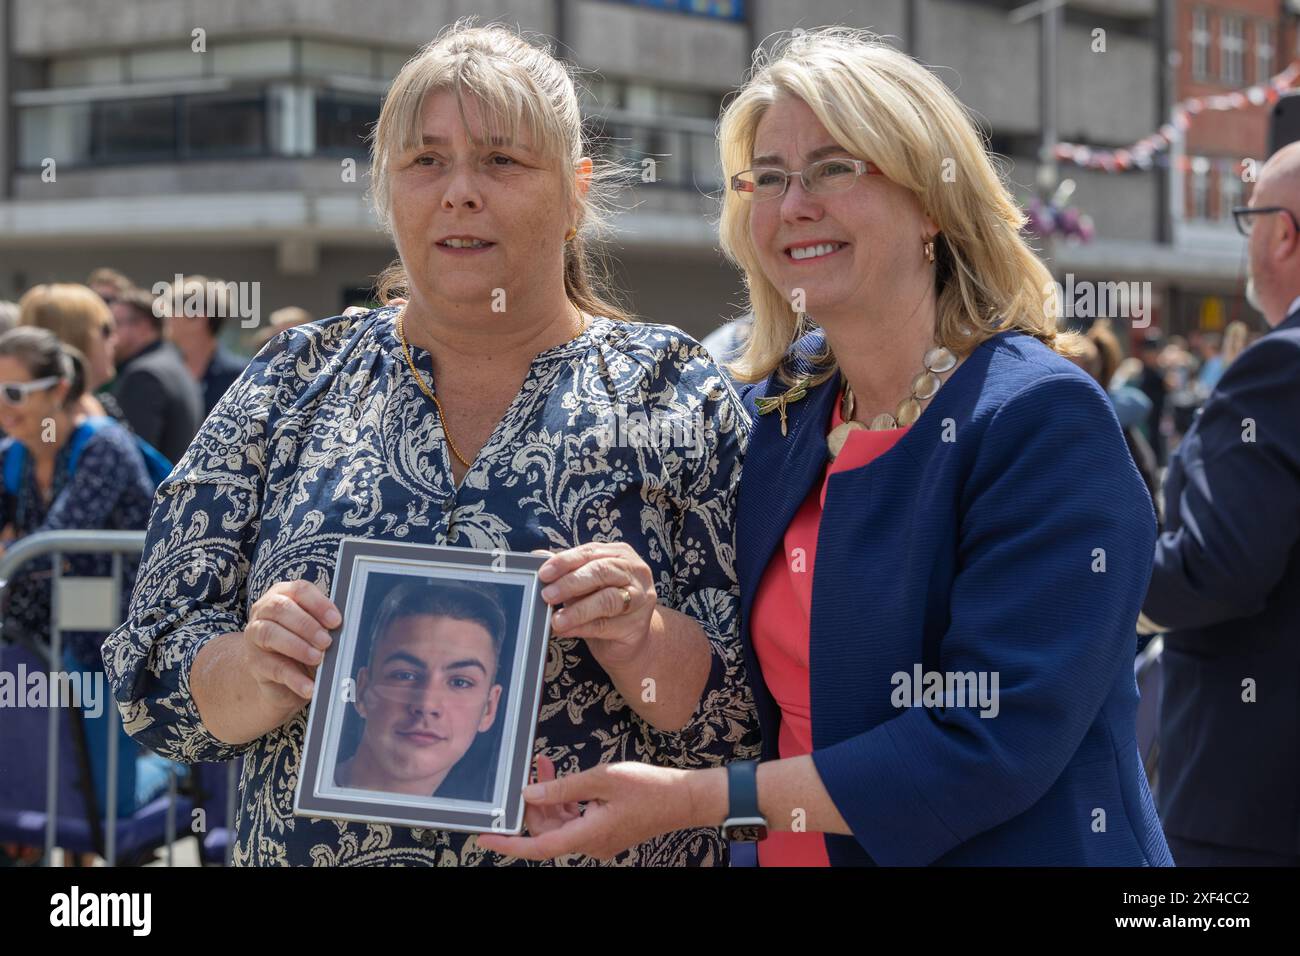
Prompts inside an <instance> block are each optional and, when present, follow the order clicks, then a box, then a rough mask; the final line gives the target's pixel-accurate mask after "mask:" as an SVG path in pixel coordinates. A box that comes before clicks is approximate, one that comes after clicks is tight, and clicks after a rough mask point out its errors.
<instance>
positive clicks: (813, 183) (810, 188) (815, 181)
mask: <svg viewBox="0 0 1300 956" xmlns="http://www.w3.org/2000/svg"><path fill="white" fill-rule="evenodd" d="M880 175H883V174H882V173H881V172H880V167H879V166H877V165H876V164H875V163H869V162H867V161H866V160H865V159H841V158H839V157H835V158H832V159H821V160H818V161H817V162H815V163H812V164H811V165H809V166H807V167H806V168H804V169H790V170H786V169H781V168H780V167H778V166H755V167H754V168H753V169H746V170H744V171H743V172H739V173H736V175H734V176H732V177H731V188H732V190H734V191H735V192H736V194H737V195H739V196H740V197H741V198H742V199H753V200H757V201H759V202H764V201H766V200H768V199H778V198H780V197H781V196H784V195H785V191H786V189H787V188H789V186H790V177H791V176H798V177H799V181H800V182H802V183H803V188H804V189H805V190H806V191H807V192H810V193H838V192H843V191H844V190H846V189H849V188H850V187H852V186H853V184H854V183H856V182H857V181H858V177H859V176H880Z"/></svg>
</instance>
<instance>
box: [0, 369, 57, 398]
mask: <svg viewBox="0 0 1300 956" xmlns="http://www.w3.org/2000/svg"><path fill="white" fill-rule="evenodd" d="M61 381H63V379H61V378H60V377H59V376H57V375H50V376H47V377H46V378H38V379H36V380H35V381H32V382H0V400H3V401H4V403H5V404H6V405H21V404H23V403H24V402H25V401H27V396H28V395H29V394H30V393H31V392H39V391H40V390H41V389H44V388H51V387H53V386H55V385H58V384H59V383H60V382H61Z"/></svg>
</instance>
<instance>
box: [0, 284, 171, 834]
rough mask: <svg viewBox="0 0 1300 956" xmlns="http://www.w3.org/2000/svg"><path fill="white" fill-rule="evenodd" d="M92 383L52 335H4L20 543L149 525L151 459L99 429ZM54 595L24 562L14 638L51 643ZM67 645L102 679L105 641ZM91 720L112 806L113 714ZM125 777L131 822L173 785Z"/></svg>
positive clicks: (136, 769)
mask: <svg viewBox="0 0 1300 956" xmlns="http://www.w3.org/2000/svg"><path fill="white" fill-rule="evenodd" d="M87 291H89V290H87ZM86 381H87V378H86V362H85V359H84V358H83V357H82V356H81V354H80V353H79V352H78V351H77V350H76V349H74V348H73V347H71V346H68V345H65V344H63V343H61V342H60V341H59V339H58V337H57V336H55V334H54V333H53V332H51V331H50V330H48V329H42V328H35V327H31V326H20V327H19V328H16V329H12V330H10V331H9V332H6V333H4V334H3V335H0V427H3V429H4V431H5V434H6V436H7V437H6V438H4V440H3V441H0V475H3V482H0V527H3V528H5V529H7V530H8V534H9V537H10V538H11V539H21V538H25V537H28V536H30V535H35V534H40V533H42V532H46V531H94V530H100V529H103V530H114V531H143V530H144V529H145V527H146V525H147V523H148V520H149V509H150V504H151V502H152V500H153V489H154V485H153V482H152V480H151V479H150V477H149V474H148V471H147V468H146V465H145V461H144V458H143V457H142V455H141V452H140V450H139V448H138V447H137V445H136V443H135V439H134V438H133V436H132V435H131V434H130V432H128V431H127V430H126V429H125V428H123V427H122V426H121V425H118V424H117V423H116V422H114V421H113V420H111V419H98V420H93V421H92V420H90V419H89V417H88V416H86V415H85V414H84V413H83V412H82V411H81V406H80V402H79V399H81V398H82V396H83V395H84V390H85V387H86ZM0 550H3V548H0ZM138 563H139V559H138V558H131V559H127V560H125V561H123V576H122V582H121V589H120V600H121V601H122V602H123V604H122V606H123V607H125V606H126V603H125V602H127V601H129V600H130V597H131V590H132V587H133V586H134V580H135V573H136V567H137V565H138ZM63 573H64V574H67V575H72V576H75V577H107V576H108V575H109V574H111V573H112V557H111V556H110V555H87V554H81V555H78V554H67V555H64V556H63ZM50 589H51V581H50V559H49V558H38V559H34V560H32V561H30V562H27V563H26V564H24V565H23V566H22V567H21V568H20V569H19V570H18V571H17V573H16V574H15V575H14V577H13V579H12V580H10V581H9V583H8V586H7V588H6V589H5V598H6V601H5V604H4V607H3V626H4V631H5V633H6V634H8V635H10V636H12V637H17V636H19V635H26V636H28V637H34V638H39V639H42V640H44V639H47V636H48V633H49V628H50ZM63 637H64V642H63V646H64V649H65V654H64V660H63V661H61V662H59V665H58V666H59V667H60V668H62V669H68V670H78V671H86V672H98V671H102V669H103V663H102V661H101V659H100V645H101V643H102V642H103V640H104V637H105V634H103V633H96V632H88V631H67V632H65V633H64V635H63ZM83 717H84V719H85V720H86V721H87V727H86V741H87V746H88V747H89V748H90V760H91V764H92V771H93V776H94V779H95V785H96V788H97V797H98V801H99V803H98V805H99V806H101V807H103V806H104V805H105V803H104V797H105V795H106V787H107V783H106V763H107V756H106V748H107V740H108V735H107V720H108V717H107V711H106V709H105V710H104V711H103V712H102V713H99V714H95V713H92V712H87V713H86V714H84V715H83ZM119 744H120V745H121V748H122V753H123V755H126V754H140V753H141V748H139V747H138V746H137V745H135V744H134V743H133V742H132V741H131V740H130V738H129V737H127V736H126V734H125V733H124V732H123V733H121V734H120V740H119ZM120 770H121V773H120V776H119V780H118V810H119V812H121V813H124V814H129V813H130V812H131V810H132V809H133V808H134V807H136V806H137V805H140V804H141V802H142V801H147V800H148V799H150V798H151V797H152V796H153V795H155V794H156V793H157V792H158V790H159V789H160V788H165V786H166V784H167V769H166V764H165V763H164V762H162V761H160V760H158V759H156V758H152V757H150V758H143V759H142V760H139V761H133V760H126V759H124V760H123V761H122V762H121V765H120Z"/></svg>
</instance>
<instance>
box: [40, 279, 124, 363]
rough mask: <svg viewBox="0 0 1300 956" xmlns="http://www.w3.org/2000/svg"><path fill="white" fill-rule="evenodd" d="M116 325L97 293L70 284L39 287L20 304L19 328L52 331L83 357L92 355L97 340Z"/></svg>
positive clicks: (110, 312)
mask: <svg viewBox="0 0 1300 956" xmlns="http://www.w3.org/2000/svg"><path fill="white" fill-rule="evenodd" d="M112 323H113V311H112V310H111V309H110V308H109V307H108V303H106V302H105V301H104V300H103V299H101V298H100V297H99V295H98V293H96V292H94V291H93V290H92V289H90V288H89V287H87V286H84V285H76V284H74V283H70V282H56V283H52V284H50V285H36V286H32V287H31V288H30V289H28V290H27V292H26V293H24V295H23V297H22V298H21V299H19V300H18V324H19V325H31V326H35V327H37V328H41V329H49V330H50V331H51V332H53V333H54V334H55V335H57V336H58V337H59V341H61V342H64V343H66V344H68V345H71V346H72V347H73V348H75V349H76V350H77V351H78V352H80V353H81V354H82V355H90V354H91V351H92V350H91V343H92V341H93V339H94V338H95V337H100V338H102V337H103V334H104V332H103V329H104V326H106V325H107V326H111V325H112Z"/></svg>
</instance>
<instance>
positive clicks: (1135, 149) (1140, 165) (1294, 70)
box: [1052, 60, 1300, 173]
mask: <svg viewBox="0 0 1300 956" xmlns="http://www.w3.org/2000/svg"><path fill="white" fill-rule="evenodd" d="M1297 80H1300V60H1294V61H1292V63H1291V65H1290V66H1288V67H1287V68H1286V69H1285V70H1283V71H1282V72H1281V73H1278V74H1277V75H1276V76H1274V77H1273V78H1272V79H1270V80H1269V81H1268V82H1267V83H1257V84H1255V85H1254V86H1251V87H1248V88H1246V89H1244V90H1237V91H1235V92H1233V93H1223V94H1216V95H1214V96H1194V97H1191V98H1190V99H1186V100H1183V101H1182V102H1180V103H1178V104H1177V105H1175V106H1174V108H1173V110H1172V111H1171V117H1170V121H1169V122H1168V123H1165V124H1164V125H1163V126H1161V127H1160V128H1159V129H1158V130H1156V131H1155V132H1154V133H1151V134H1150V135H1149V136H1144V137H1143V138H1142V139H1140V140H1138V141H1137V142H1136V143H1134V144H1133V145H1132V146H1129V147H1127V148H1126V149H1097V148H1095V147H1090V146H1083V145H1081V144H1079V143H1057V144H1056V147H1055V148H1054V149H1053V151H1052V153H1053V155H1054V156H1055V157H1056V158H1057V159H1058V160H1060V161H1062V162H1067V163H1073V164H1074V165H1076V166H1080V167H1082V168H1084V169H1100V170H1102V171H1104V172H1107V173H1122V172H1127V171H1129V170H1133V169H1137V170H1142V171H1145V170H1148V169H1151V168H1153V167H1155V166H1161V167H1168V166H1169V157H1168V156H1167V155H1165V153H1166V150H1168V149H1169V146H1170V145H1171V144H1172V143H1173V142H1174V141H1175V140H1177V139H1178V138H1179V137H1181V136H1182V134H1183V133H1185V132H1186V131H1187V128H1188V127H1189V126H1191V125H1192V117H1193V116H1196V115H1198V114H1200V113H1204V112H1206V111H1207V110H1209V111H1214V112H1223V111H1226V110H1240V109H1246V108H1248V107H1257V106H1271V105H1272V104H1274V103H1276V102H1277V101H1278V99H1280V98H1281V96H1282V94H1283V93H1285V92H1286V91H1287V90H1290V89H1293V88H1294V87H1295V86H1296V81H1297ZM1200 161H1207V162H1208V161H1209V160H1207V159H1206V158H1205V157H1202V156H1195V157H1192V156H1184V157H1181V161H1180V162H1179V168H1181V169H1183V170H1184V171H1187V170H1190V169H1191V168H1192V166H1193V164H1195V163H1198V162H1200ZM1236 165H1237V167H1238V169H1240V167H1241V163H1237V164H1236Z"/></svg>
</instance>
